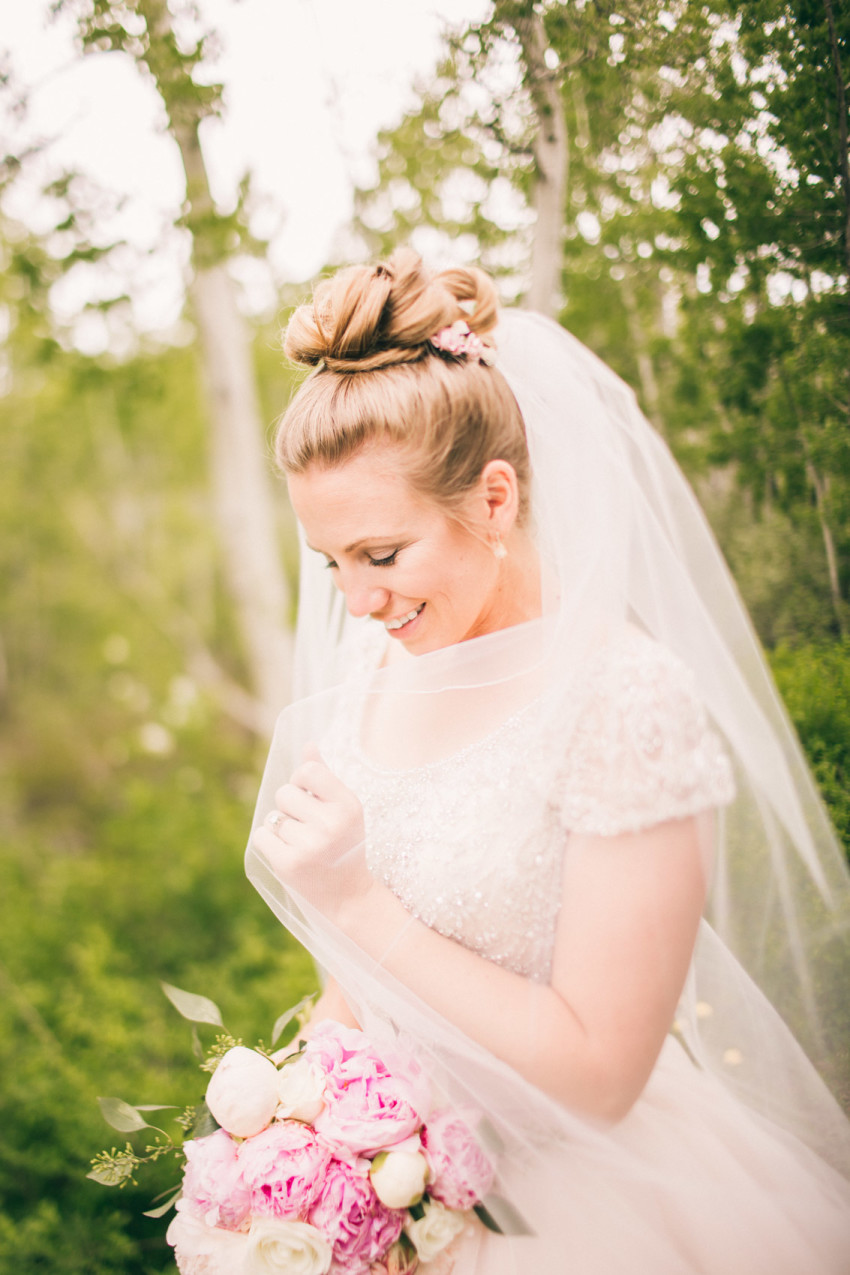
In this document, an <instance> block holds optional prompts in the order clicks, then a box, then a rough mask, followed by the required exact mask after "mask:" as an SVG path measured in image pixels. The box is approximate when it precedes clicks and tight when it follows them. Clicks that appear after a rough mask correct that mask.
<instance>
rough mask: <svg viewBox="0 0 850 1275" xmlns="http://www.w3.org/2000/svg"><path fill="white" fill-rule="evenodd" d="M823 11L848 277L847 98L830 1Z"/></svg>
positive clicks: (849, 174)
mask: <svg viewBox="0 0 850 1275" xmlns="http://www.w3.org/2000/svg"><path fill="white" fill-rule="evenodd" d="M824 9H825V10H826V20H827V24H828V26H829V44H830V51H831V53H832V65H833V69H834V71H835V98H836V106H837V108H838V171H839V173H840V174H841V192H842V194H843V196H844V264H845V266H846V268H847V273H848V275H850V141H848V136H847V132H848V130H847V96H846V93H845V91H844V68H843V66H842V64H841V51H840V49H839V47H838V33H837V32H836V29H835V14H834V13H833V10H832V0H824Z"/></svg>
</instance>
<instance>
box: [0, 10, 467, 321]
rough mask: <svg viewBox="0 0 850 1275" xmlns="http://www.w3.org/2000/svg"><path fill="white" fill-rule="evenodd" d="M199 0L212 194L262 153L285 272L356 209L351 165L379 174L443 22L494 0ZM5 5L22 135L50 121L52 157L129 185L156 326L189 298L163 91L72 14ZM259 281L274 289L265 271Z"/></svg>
mask: <svg viewBox="0 0 850 1275" xmlns="http://www.w3.org/2000/svg"><path fill="white" fill-rule="evenodd" d="M199 6H200V9H201V13H202V16H203V19H204V20H205V21H206V22H207V23H208V24H209V25H211V26H212V27H214V28H215V29H216V30H217V31H218V33H219V35H220V37H221V43H222V52H221V56H220V58H219V60H218V63H217V74H218V76H219V77H220V78H221V79H222V80H223V82H224V83H225V85H226V93H227V96H226V108H227V109H226V118H225V119H224V120H223V121H222V122H221V123H219V122H210V123H209V124H208V125H207V126H206V132H205V134H204V136H203V144H204V149H205V155H206V159H207V164H208V167H209V170H210V174H211V181H212V183H213V189H214V194H215V195H216V197H217V198H218V199H219V200H220V201H221V202H222V203H223V204H225V205H226V204H228V203H232V201H233V199H234V197H235V191H236V188H237V185H238V182H239V179H240V177H241V176H242V175H243V173H244V172H245V170H246V169H250V170H251V171H252V172H253V174H254V178H255V184H256V188H257V190H258V192H259V193H260V194H261V195H263V196H264V197H265V201H266V202H267V205H268V208H267V211H266V212H264V213H263V214H262V215H261V216H260V220H259V222H258V228H265V229H269V228H272V227H277V229H276V230H275V233H274V236H273V243H272V250H271V253H270V258H271V261H272V265H273V269H274V273H275V275H276V277H277V278H278V279H279V280H290V281H298V280H302V279H305V278H308V277H309V276H310V275H312V274H313V273H314V272H315V271H316V270H317V269H318V268H319V267H320V266H321V265H322V264H323V263H324V262H325V261H327V259H328V257H329V254H330V252H331V248H332V244H333V241H334V236H335V233H336V232H337V231H338V230H339V227H340V226H341V225H343V224H344V223H345V221H346V219H347V217H348V215H349V213H350V211H351V186H352V177H357V178H360V179H361V180H362V179H364V178H365V177H368V174H369V172H370V165H369V154H370V148H371V146H372V143H373V141H374V138H375V136H376V133H377V131H378V130H379V129H380V128H381V127H384V126H386V125H389V124H392V123H393V122H394V121H395V120H396V119H398V118H399V116H400V114H401V113H402V111H403V110H404V108H405V106H406V105H408V104H410V102H411V100H412V87H411V86H412V85H413V83H414V81H415V79H416V77H417V76H419V77H421V76H427V75H428V73H429V72H430V71H431V69H432V68H433V66H434V64H435V62H436V60H437V58H438V56H439V51H440V35H441V32H442V30H443V29H444V28H445V26H446V24H450V25H460V24H462V23H463V22H465V21H469V20H471V19H475V18H480V17H482V16H483V15H484V13H485V12H486V10H487V8H488V3H487V0H199ZM2 9H5V12H4V13H3V20H2V35H0V47H5V48H6V49H8V50H9V53H10V56H11V65H12V69H13V73H14V75H15V76H16V78H17V80H18V81H19V82H20V83H21V84H22V85H24V86H26V87H28V88H29V89H30V106H29V111H28V113H27V116H26V118H25V120H24V121H23V123H19V124H17V125H16V131H17V134H18V136H17V138H15V139H13V145H14V147H15V149H17V148H18V147H19V146H20V143H21V141H22V140H24V139H25V138H27V137H45V136H46V137H50V138H52V139H53V141H52V145H51V147H50V150H49V153H48V155H49V158H48V160H47V161H46V162H48V163H50V164H51V165H53V166H54V167H59V166H60V165H64V166H70V167H75V168H78V169H80V170H81V171H82V172H84V173H86V174H89V175H90V176H91V177H92V178H93V179H94V180H95V181H96V182H97V184H98V185H99V186H100V187H102V188H104V189H105V190H107V191H111V192H115V193H116V194H118V195H121V196H124V197H125V203H124V207H123V209H122V210H121V212H120V213H119V214H117V215H116V216H115V217H113V219H112V220H111V221H110V223H109V225H110V229H112V230H114V231H118V232H120V234H122V235H124V236H126V237H127V238H129V239H130V240H131V241H132V242H133V243H134V244H136V245H139V246H142V247H143V248H149V249H153V250H157V251H153V252H152V253H151V256H150V258H149V259H148V260H147V261H146V262H144V263H143V264H142V265H141V266H139V265H138V264H137V265H136V266H135V287H136V288H137V290H138V294H139V301H138V305H137V321H138V322H140V324H141V325H142V326H143V327H159V326H162V325H163V324H166V323H168V322H170V321H172V320H173V319H174V317H175V316H176V314H177V312H178V311H179V307H180V301H181V288H180V279H179V269H175V265H176V264H177V265H179V263H175V260H174V258H173V257H171V256H169V251H168V250H166V249H164V248H163V247H162V245H163V244H164V243H166V242H167V235H166V233H165V229H166V228H167V227H168V226H169V225H170V223H171V222H172V220H173V217H174V215H175V211H176V209H177V208H178V207H179V205H180V201H181V198H182V193H183V184H182V173H181V169H180V163H179V158H178V155H177V152H176V148H175V146H174V144H173V143H172V142H171V140H170V138H168V137H167V136H166V135H164V133H163V131H162V113H161V108H160V105H159V101H158V98H157V96H156V93H155V91H154V90H153V88H152V86H151V85H150V84H148V83H145V81H144V80H143V79H142V78H141V76H140V75H139V74H138V72H137V71H136V69H135V67H134V66H133V64H132V63H131V62H130V60H129V59H128V58H124V57H123V56H121V55H114V54H104V55H96V56H92V57H88V58H86V59H85V60H83V59H81V58H79V57H78V56H77V55H76V54H75V52H74V49H73V45H72V41H71V30H72V27H71V24H70V23H69V22H68V21H67V20H64V21H62V22H53V23H51V22H49V21H48V17H47V14H48V10H49V0H23V2H21V0H0V10H2ZM7 126H8V125H7ZM10 211H11V212H12V213H13V214H16V215H18V216H20V217H22V218H24V219H25V220H27V221H30V222H34V223H38V221H39V220H40V219H43V218H44V216H45V210H44V209H43V208H42V210H41V212H40V210H39V206H38V204H37V203H35V202H34V201H33V200H32V198H28V197H27V194H26V192H21V193H20V194H19V196H18V198H17V203H16V204H14V205H13V206H12V207H11V208H10ZM76 286H77V291H78V290H79V287H80V286H81V285H80V284H79V282H78V283H77V285H76ZM77 291H75V287H74V285H73V284H69V286H68V288H67V289H66V295H65V296H64V299H63V296H62V295H61V294H60V295H59V297H58V298H57V300H58V303H59V304H60V306H61V305H62V304H63V300H64V304H65V305H67V307H68V309H69V310H72V309H74V308H75V307H76V304H77V300H78V298H77ZM254 295H255V297H256V298H257V299H259V298H260V297H261V295H262V281H261V278H260V277H259V275H258V277H257V279H256V280H255V284H254ZM92 343H95V344H96V339H95V334H94V332H92Z"/></svg>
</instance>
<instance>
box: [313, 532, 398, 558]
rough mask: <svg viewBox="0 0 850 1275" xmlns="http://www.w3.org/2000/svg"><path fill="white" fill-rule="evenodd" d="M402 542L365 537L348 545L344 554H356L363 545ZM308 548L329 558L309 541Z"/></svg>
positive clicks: (391, 538)
mask: <svg viewBox="0 0 850 1275" xmlns="http://www.w3.org/2000/svg"><path fill="white" fill-rule="evenodd" d="M401 540H402V537H401V536H363V537H362V538H361V539H360V540H355V541H354V543H353V544H350V545H346V546H345V548H344V549H343V553H354V551H355V549H360V548H362V546H363V545H385V544H386V545H389V544H395V543H396V541H399V542H400V541H401ZM307 548H308V549H312V550H313V553H323V554H325V557H327V556H328V555H327V553H325V550H324V549H317V548H316V546H315V545H311V544H310V542H309V540H308V541H307Z"/></svg>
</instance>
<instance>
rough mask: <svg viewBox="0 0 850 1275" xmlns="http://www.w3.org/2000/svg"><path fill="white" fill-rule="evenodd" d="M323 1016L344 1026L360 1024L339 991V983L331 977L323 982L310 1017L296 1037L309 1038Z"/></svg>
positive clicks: (357, 1025) (299, 1038)
mask: <svg viewBox="0 0 850 1275" xmlns="http://www.w3.org/2000/svg"><path fill="white" fill-rule="evenodd" d="M325 1018H332V1019H333V1020H334V1021H335V1022H337V1023H342V1024H343V1026H345V1027H359V1026H360V1024H359V1023H358V1021H357V1019H356V1018H355V1017H354V1015H353V1014H352V1012H351V1010H350V1009H349V1008H348V1002H347V1000H346V999H345V997H344V996H343V994H342V992H341V991H340V989H339V984H338V983H337V981H336V979H333V978H329V979H328V980H327V982H326V983H325V986H324V988H323V990H322V994H321V996H320V997H319V998H318V1000H317V1001H316V1003H315V1004H314V1006H313V1009H312V1011H311V1013H310V1017H309V1018H308V1020H307V1022H306V1023H305V1025H304V1028H303V1030H302V1031H301V1032H299V1033H298V1037H297V1038H296V1039H298V1040H301V1039H303V1040H309V1039H310V1032H311V1029H312V1028H313V1027H314V1026H315V1024H316V1023H321V1022H322V1021H323V1020H324V1019H325Z"/></svg>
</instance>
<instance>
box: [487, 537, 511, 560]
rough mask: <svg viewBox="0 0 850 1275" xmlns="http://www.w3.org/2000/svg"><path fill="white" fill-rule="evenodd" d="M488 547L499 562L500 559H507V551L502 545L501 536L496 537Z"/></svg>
mask: <svg viewBox="0 0 850 1275" xmlns="http://www.w3.org/2000/svg"><path fill="white" fill-rule="evenodd" d="M490 547H491V549H492V550H493V557H494V558H498V559H499V560H501V559H502V558H507V556H508V551H507V549H506V548H505V546H504V545H503V544H502V537H501V536H497V537H496V539H495V540H494V541H493V544H492V545H491V546H490Z"/></svg>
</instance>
